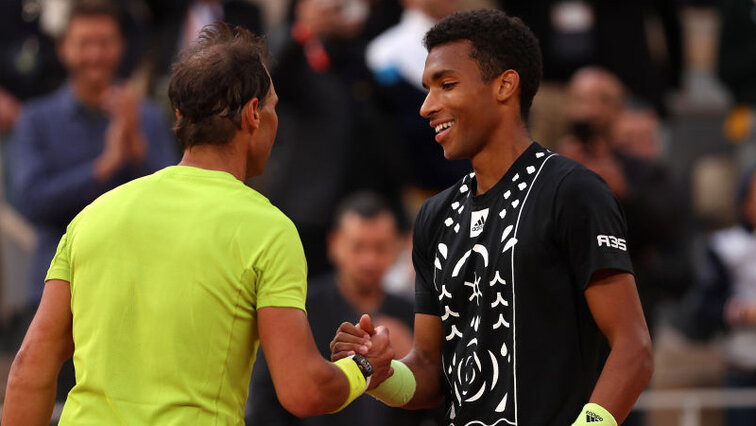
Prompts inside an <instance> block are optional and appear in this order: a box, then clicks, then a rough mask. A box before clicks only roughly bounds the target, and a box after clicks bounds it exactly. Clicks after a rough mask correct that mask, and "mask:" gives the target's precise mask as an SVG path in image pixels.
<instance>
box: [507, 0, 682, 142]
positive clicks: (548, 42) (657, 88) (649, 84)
mask: <svg viewBox="0 0 756 426" xmlns="http://www.w3.org/2000/svg"><path fill="white" fill-rule="evenodd" d="M500 3H501V5H502V7H503V9H504V10H505V11H507V12H508V13H510V14H512V15H514V16H518V17H520V18H522V19H523V20H524V21H525V22H526V23H527V24H528V25H529V26H530V28H531V29H532V30H533V32H534V33H535V35H536V36H537V37H538V40H539V41H540V42H541V50H542V51H543V71H544V72H543V81H544V83H543V84H542V87H541V89H540V90H539V94H538V96H536V98H535V100H534V104H533V113H532V114H531V115H532V120H531V122H532V127H533V130H532V133H533V139H534V140H536V141H539V142H542V143H544V144H545V145H546V146H554V144H555V143H556V141H557V140H558V138H559V137H560V136H561V135H562V134H563V133H564V131H565V130H566V128H565V126H566V124H567V123H566V121H565V117H564V115H563V108H562V106H561V104H562V102H563V101H564V96H565V92H564V88H565V86H564V84H565V83H566V82H567V81H568V80H569V79H570V77H571V76H572V75H573V74H574V73H575V71H577V70H578V69H580V68H582V67H585V66H590V65H596V66H601V67H603V68H606V69H607V70H609V71H611V72H612V73H614V74H615V75H617V76H618V77H619V79H620V80H621V81H622V82H623V83H624V84H625V85H626V86H627V87H628V88H629V90H630V91H631V92H632V93H633V94H634V95H636V96H637V97H638V98H640V99H641V100H642V101H643V102H645V103H647V104H649V105H651V106H653V107H654V109H656V110H657V112H658V113H660V114H665V113H666V104H665V95H666V94H668V93H669V91H670V90H671V89H677V88H679V87H680V81H681V75H682V64H683V62H682V59H683V46H682V30H681V26H680V16H679V2H678V1H677V0H641V1H637V0H612V1H602V0H535V1H510V0H501V1H500Z"/></svg>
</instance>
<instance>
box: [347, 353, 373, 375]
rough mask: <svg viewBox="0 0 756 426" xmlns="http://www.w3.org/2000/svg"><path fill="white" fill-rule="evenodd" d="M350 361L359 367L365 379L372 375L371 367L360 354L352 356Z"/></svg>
mask: <svg viewBox="0 0 756 426" xmlns="http://www.w3.org/2000/svg"><path fill="white" fill-rule="evenodd" d="M352 360H353V361H354V362H356V363H357V366H358V367H360V371H362V375H363V376H365V378H366V379H367V378H368V377H370V376H372V375H373V366H372V365H371V364H370V361H368V360H367V358H365V357H364V356H362V355H360V354H356V355H353V356H352Z"/></svg>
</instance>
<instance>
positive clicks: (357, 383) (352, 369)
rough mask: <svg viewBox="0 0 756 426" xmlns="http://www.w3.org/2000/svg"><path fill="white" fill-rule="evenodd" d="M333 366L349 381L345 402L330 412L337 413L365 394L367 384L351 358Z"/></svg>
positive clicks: (341, 360) (339, 361)
mask: <svg viewBox="0 0 756 426" xmlns="http://www.w3.org/2000/svg"><path fill="white" fill-rule="evenodd" d="M333 364H334V365H335V366H336V367H339V368H340V369H341V371H343V372H344V375H346V378H347V380H348V381H349V396H347V399H346V401H344V403H343V404H341V407H339V408H337V409H336V410H334V411H331V413H337V412H339V411H341V410H343V409H344V407H346V406H347V405H349V404H350V403H351V402H352V401H354V400H355V399H357V397H358V396H360V395H362V394H363V393H365V389H367V382H366V381H365V376H363V375H362V371H361V370H360V367H359V366H357V363H356V362H354V360H352V359H351V358H342V359H340V360H338V361H336V362H334V363H333Z"/></svg>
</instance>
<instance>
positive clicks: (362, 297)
mask: <svg viewBox="0 0 756 426" xmlns="http://www.w3.org/2000/svg"><path fill="white" fill-rule="evenodd" d="M336 286H337V287H338V289H339V292H340V293H341V295H342V296H343V297H344V299H345V300H346V301H347V303H349V305H350V306H352V307H353V308H355V310H356V311H358V312H366V313H373V312H376V311H377V310H378V308H380V306H381V304H382V303H383V299H384V297H385V295H384V293H383V290H382V289H381V286H380V285H360V284H359V283H358V282H356V280H354V279H353V278H351V277H349V276H348V275H347V274H344V273H343V272H337V274H336Z"/></svg>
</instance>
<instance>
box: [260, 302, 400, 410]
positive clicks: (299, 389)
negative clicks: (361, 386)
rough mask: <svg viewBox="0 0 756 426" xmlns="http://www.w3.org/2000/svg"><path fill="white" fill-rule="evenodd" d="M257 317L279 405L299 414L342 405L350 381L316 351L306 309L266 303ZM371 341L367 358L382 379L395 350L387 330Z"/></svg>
mask: <svg viewBox="0 0 756 426" xmlns="http://www.w3.org/2000/svg"><path fill="white" fill-rule="evenodd" d="M258 321H259V322H258V327H259V332H260V342H261V344H262V348H263V351H264V352H265V359H266V360H267V361H268V366H269V368H270V374H271V377H272V379H273V384H274V385H275V388H276V394H277V395H278V399H279V401H280V402H281V405H283V407H284V408H286V409H287V410H288V411H289V412H291V413H292V414H294V415H296V416H298V417H306V416H314V415H320V414H325V413H330V412H333V411H335V410H337V409H338V408H339V407H341V406H342V405H343V404H344V401H346V399H347V396H348V394H349V383H348V381H347V378H346V376H345V375H344V373H343V372H342V371H341V370H340V369H339V368H338V367H336V366H335V365H334V364H333V363H330V362H328V361H326V360H325V359H323V358H322V357H321V356H320V353H319V352H318V349H317V347H316V346H315V341H314V340H313V337H312V332H311V331H310V325H309V323H308V322H307V317H306V315H305V313H304V312H303V311H302V310H301V309H297V308H281V307H265V308H261V309H260V310H259V312H258ZM292 342H297V345H292ZM370 346H371V349H372V350H371V352H370V353H368V354H367V355H366V358H367V359H368V361H369V362H370V364H371V365H372V366H373V369H374V373H373V377H375V378H376V379H377V380H378V381H382V380H384V379H385V377H386V376H388V374H389V368H390V362H391V359H392V358H393V355H394V351H393V349H392V348H391V345H390V344H389V340H388V334H387V333H377V334H376V336H374V338H373V339H372V342H371V344H370ZM371 381H372V379H371Z"/></svg>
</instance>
